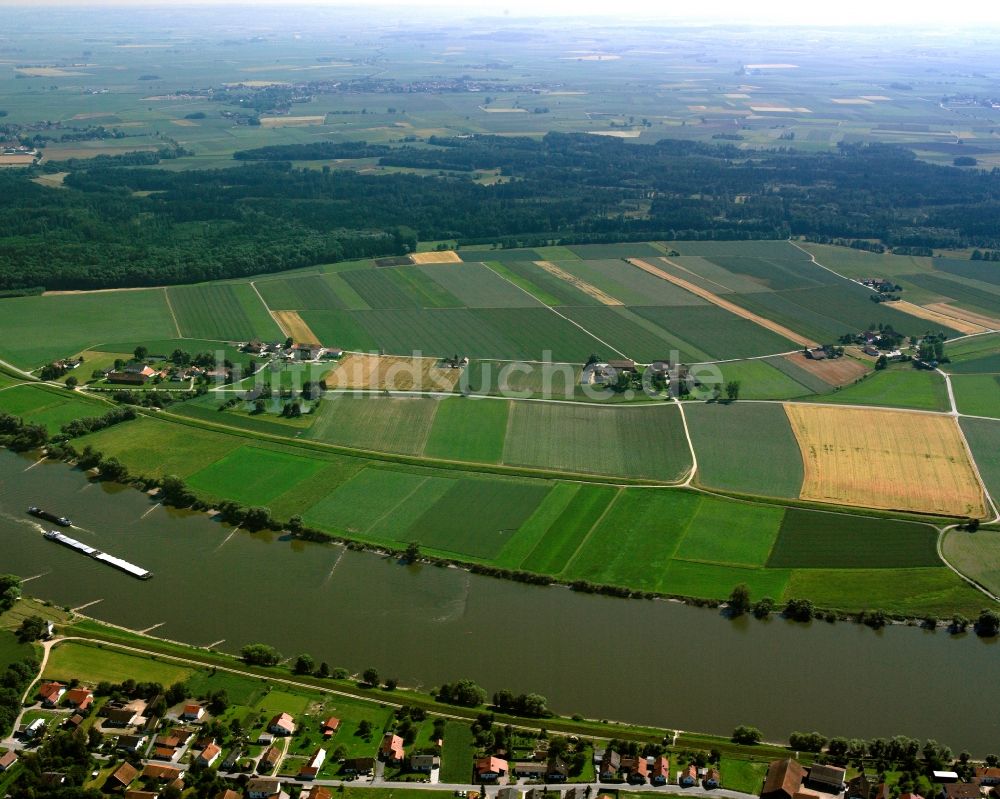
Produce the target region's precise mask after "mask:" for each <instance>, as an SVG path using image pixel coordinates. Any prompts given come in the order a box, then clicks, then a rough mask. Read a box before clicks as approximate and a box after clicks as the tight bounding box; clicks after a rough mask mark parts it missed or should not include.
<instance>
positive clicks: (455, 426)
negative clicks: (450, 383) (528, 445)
mask: <svg viewBox="0 0 1000 799" xmlns="http://www.w3.org/2000/svg"><path fill="white" fill-rule="evenodd" d="M509 409H510V403H509V402H505V401H502V400H476V399H472V398H455V399H446V400H441V401H440V402H438V410H437V415H436V416H435V417H434V424H433V426H432V427H431V430H430V436H429V437H428V438H427V443H426V444H425V446H424V455H426V456H428V457H431V458H444V459H447V460H461V461H475V462H479V463H499V462H500V458H501V457H503V444H504V435H505V434H506V431H507V415H508V413H509Z"/></svg>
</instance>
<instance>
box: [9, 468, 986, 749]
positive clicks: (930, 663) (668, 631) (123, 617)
mask: <svg viewBox="0 0 1000 799" xmlns="http://www.w3.org/2000/svg"><path fill="white" fill-rule="evenodd" d="M31 504H38V505H42V506H43V507H45V508H46V509H49V510H52V511H55V512H58V513H60V514H65V515H67V516H69V517H70V518H71V519H72V520H73V522H74V525H77V526H76V527H74V528H73V529H71V530H68V531H66V532H67V533H68V534H69V535H72V536H74V537H76V538H78V539H80V540H82V541H84V542H86V543H88V544H91V545H92V546H95V547H97V548H99V549H103V550H105V551H106V552H108V553H109V554H112V555H117V556H119V557H123V558H125V559H127V560H131V561H132V562H134V563H136V564H138V565H140V566H143V567H144V568H146V569H150V570H151V571H153V572H154V575H155V576H154V577H153V579H151V580H148V581H145V582H143V581H139V580H136V579H134V578H132V577H129V576H128V575H126V574H123V573H121V572H118V571H117V570H115V569H112V568H111V567H109V566H106V565H104V564H102V563H99V562H97V561H93V560H91V559H89V558H86V557H84V556H83V555H80V554H78V553H76V552H73V551H72V550H69V549H66V548H64V547H61V546H58V545H57V544H54V543H52V542H50V541H46V540H45V539H44V538H42V536H41V534H40V533H41V531H42V529H43V528H42V527H41V526H40V525H39V524H38V523H37V522H36V520H34V519H32V518H31V517H29V516H27V515H26V514H25V509H26V508H27V506H28V505H31ZM0 572H13V573H15V574H18V575H20V576H22V577H25V578H32V579H30V580H29V581H28V582H27V583H26V584H25V590H26V592H27V593H30V594H32V595H34V596H38V597H41V598H44V599H51V600H53V601H54V602H56V603H58V604H62V605H67V606H69V607H74V608H76V607H80V606H84V605H89V606H88V607H86V608H85V610H84V611H83V612H85V613H87V614H88V615H90V616H93V617H95V618H98V619H103V620H106V621H110V622H114V623H115V624H120V625H124V626H126V627H130V628H132V629H135V630H146V629H148V628H151V627H154V625H158V626H155V629H153V630H152V631H151V632H152V634H154V635H159V636H163V637H165V638H172V639H175V640H179V641H185V642H189V643H192V644H198V645H202V646H207V645H210V644H215V645H216V648H218V649H223V650H228V651H232V652H235V651H237V650H239V648H240V647H241V646H242V645H243V644H245V643H248V642H251V641H261V642H265V643H269V644H272V645H274V646H276V647H278V648H279V649H280V650H281V651H282V652H284V653H285V654H286V655H290V654H297V653H299V652H309V653H311V654H312V655H313V656H314V657H316V658H317V660H325V661H327V662H328V663H329V664H330V665H331V666H333V667H337V666H343V667H345V668H348V669H350V670H352V671H361V670H363V669H364V668H366V667H368V666H375V667H376V668H378V669H379V671H380V672H381V673H382V674H383V675H384V676H386V677H396V678H398V679H399V680H400V682H401V683H402V684H404V685H413V686H422V687H424V688H429V687H431V686H433V685H435V684H438V683H440V682H443V681H448V680H454V679H458V678H462V677H470V678H472V679H474V680H476V681H477V682H479V683H480V684H481V685H483V686H484V687H486V688H487V690H489V691H491V692H492V691H494V690H496V689H498V688H501V687H507V688H511V689H512V690H515V691H518V692H520V691H536V692H538V693H541V694H544V695H545V696H547V697H548V698H549V704H550V706H552V707H553V708H554V709H556V710H558V711H559V712H562V713H566V714H571V713H582V714H584V715H586V716H589V717H594V718H609V719H621V720H625V721H633V722H641V723H648V724H655V725H660V726H664V727H668V728H679V729H687V730H698V731H705V732H716V733H723V734H728V733H729V732H730V731H731V730H732V729H733V727H734V726H736V725H737V724H743V723H748V724H753V725H756V726H758V727H760V728H761V729H762V730H763V731H764V734H765V736H766V737H767V738H769V739H772V740H783V739H784V738H785V736H787V734H788V733H789V732H791V731H793V730H809V731H811V730H818V731H820V732H823V733H824V734H827V735H846V736H848V737H873V736H877V735H882V736H889V735H895V734H905V735H910V736H913V737H918V738H931V737H932V738H936V739H938V740H939V741H941V742H943V743H946V744H948V745H949V746H952V747H953V748H954V749H955V750H956V751H958V750H959V749H962V748H967V749H969V750H971V751H973V752H974V753H975V754H985V753H987V752H990V751H995V750H998V749H1000V713H998V711H997V708H998V707H1000V657H998V656H1000V646H997V644H996V643H995V641H994V642H986V641H982V640H980V639H978V638H976V637H975V636H974V635H964V636H959V637H958V638H952V637H950V636H949V635H948V634H946V633H944V632H942V631H937V632H928V631H924V630H920V629H917V628H911V627H899V626H897V627H890V628H888V629H885V630H882V631H880V632H875V631H872V630H870V629H868V628H866V627H863V626H860V625H856V624H847V623H839V624H834V625H831V624H826V623H824V622H814V623H812V624H811V625H797V624H793V623H791V622H786V621H784V620H781V619H777V618H775V619H772V620H770V621H768V622H758V621H755V620H753V619H740V620H737V621H730V620H728V619H725V618H723V617H722V616H720V615H719V613H718V612H717V611H714V610H706V609H700V608H694V607H688V606H686V605H682V604H678V603H674V602H661V601H655V602H650V601H641V600H622V599H614V598H610V597H601V596H595V595H587V594H579V593H575V592H573V591H569V590H567V589H565V588H558V587H538V586H528V585H522V584H519V583H513V582H507V581H504V580H496V579H491V578H487V577H479V576H476V575H472V574H468V573H467V572H464V571H462V570H459V569H450V568H438V567H433V566H401V565H399V564H398V563H396V562H395V561H393V560H390V559H386V558H382V557H379V556H377V555H374V554H371V553H364V552H350V551H347V550H345V549H344V548H343V547H339V546H333V545H320V544H311V543H305V542H301V541H289V540H285V539H282V538H281V537H280V536H279V535H276V534H249V533H245V532H234V531H233V529H232V528H229V527H226V526H225V525H222V524H220V523H218V522H216V521H213V520H212V519H210V518H209V517H208V516H206V515H204V514H195V513H187V512H178V511H172V510H168V509H166V508H164V507H162V506H158V505H157V504H156V502H155V501H153V500H151V499H150V498H149V497H148V496H146V495H145V494H143V493H141V492H139V491H135V490H133V489H130V488H124V487H122V486H115V485H108V484H103V483H97V482H93V481H90V480H88V479H87V477H86V476H85V475H84V474H83V473H81V472H80V471H78V470H75V469H72V468H70V467H68V466H66V465H64V464H58V463H47V462H46V463H39V464H37V465H35V464H34V462H33V461H32V460H30V459H28V458H26V457H22V456H18V455H15V454H13V453H11V452H8V451H6V450H0ZM35 575H39V576H37V577H36V576H35ZM97 600H100V601H97ZM89 603H94V604H89ZM219 641H222V642H221V643H217V642H219Z"/></svg>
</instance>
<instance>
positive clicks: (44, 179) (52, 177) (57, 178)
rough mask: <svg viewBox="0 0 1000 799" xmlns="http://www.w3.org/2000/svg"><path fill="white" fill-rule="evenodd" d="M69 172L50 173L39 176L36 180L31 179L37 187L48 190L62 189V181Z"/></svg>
mask: <svg viewBox="0 0 1000 799" xmlns="http://www.w3.org/2000/svg"><path fill="white" fill-rule="evenodd" d="M68 174H69V172H50V173H48V174H47V175H39V176H38V177H36V178H32V179H31V182H32V183H37V184H38V185H39V186H48V187H49V188H50V189H62V188H65V187H64V186H63V181H64V180H65V179H66V176H67V175H68Z"/></svg>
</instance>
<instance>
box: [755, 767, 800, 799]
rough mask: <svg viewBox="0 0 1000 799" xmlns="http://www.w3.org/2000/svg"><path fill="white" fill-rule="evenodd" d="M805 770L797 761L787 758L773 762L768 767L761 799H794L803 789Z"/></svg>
mask: <svg viewBox="0 0 1000 799" xmlns="http://www.w3.org/2000/svg"><path fill="white" fill-rule="evenodd" d="M804 778H805V769H803V768H802V764H801V763H799V762H798V761H797V760H792V758H790V757H786V758H785V759H784V760H773V761H772V762H771V764H770V765H769V766H768V767H767V777H765V778H764V787H763V789H762V790H761V792H760V796H761V799H793V797H794V796H795V794H797V793H798V792H799V789H800V788H801V787H802V780H803V779H804Z"/></svg>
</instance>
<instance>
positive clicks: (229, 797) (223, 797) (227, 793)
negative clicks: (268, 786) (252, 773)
mask: <svg viewBox="0 0 1000 799" xmlns="http://www.w3.org/2000/svg"><path fill="white" fill-rule="evenodd" d="M215 799H243V794H241V793H240V792H239V791H234V790H233V789H232V788H226V789H225V790H222V791H219V792H218V793H217V794H216V795H215Z"/></svg>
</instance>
